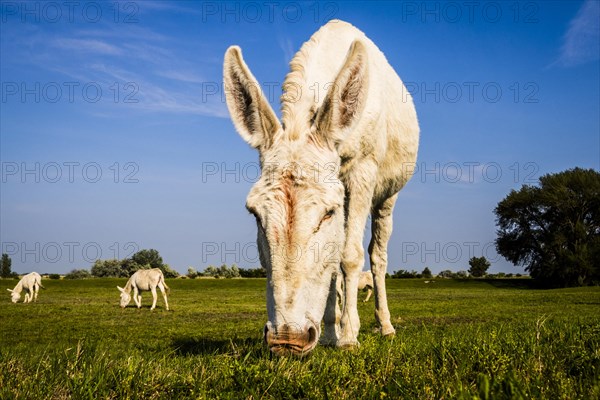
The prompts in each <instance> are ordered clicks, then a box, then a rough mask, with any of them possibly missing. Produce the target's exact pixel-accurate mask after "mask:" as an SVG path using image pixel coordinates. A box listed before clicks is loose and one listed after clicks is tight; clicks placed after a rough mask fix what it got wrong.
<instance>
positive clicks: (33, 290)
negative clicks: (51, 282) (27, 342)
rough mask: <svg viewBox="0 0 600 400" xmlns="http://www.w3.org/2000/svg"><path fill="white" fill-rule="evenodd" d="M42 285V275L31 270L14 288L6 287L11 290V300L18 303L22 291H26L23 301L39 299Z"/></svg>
mask: <svg viewBox="0 0 600 400" xmlns="http://www.w3.org/2000/svg"><path fill="white" fill-rule="evenodd" d="M40 288H44V286H42V277H41V276H40V274H38V273H37V272H31V273H29V274H27V275H25V276H23V277H22V278H21V280H20V281H19V283H17V286H15V288H14V289H12V290H11V289H6V290H8V291H9V292H10V296H11V300H12V302H13V303H17V302H18V301H19V299H20V298H21V292H22V291H23V290H24V291H25V299H24V300H23V303H30V302H31V300H33V301H37V296H38V292H39V290H40Z"/></svg>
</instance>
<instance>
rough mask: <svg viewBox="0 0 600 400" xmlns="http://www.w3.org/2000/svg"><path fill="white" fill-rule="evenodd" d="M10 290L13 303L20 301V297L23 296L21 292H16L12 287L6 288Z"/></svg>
mask: <svg viewBox="0 0 600 400" xmlns="http://www.w3.org/2000/svg"><path fill="white" fill-rule="evenodd" d="M6 290H8V291H9V292H10V299H11V301H12V302H13V303H16V302H18V301H19V299H20V298H21V293H18V292H15V291H14V290H12V289H6Z"/></svg>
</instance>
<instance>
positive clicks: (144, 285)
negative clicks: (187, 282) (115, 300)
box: [117, 268, 169, 311]
mask: <svg viewBox="0 0 600 400" xmlns="http://www.w3.org/2000/svg"><path fill="white" fill-rule="evenodd" d="M157 286H158V288H159V289H160V292H161V293H162V295H163V298H164V299H165V307H166V309H167V311H168V310H169V302H168V301H167V294H168V293H169V287H168V286H167V284H166V283H165V277H164V275H163V273H162V271H161V270H160V269H158V268H153V269H140V270H137V271H136V272H134V274H133V275H131V277H130V278H129V280H128V281H127V284H126V285H125V287H124V288H122V287H119V286H117V289H119V291H120V292H121V308H125V307H127V304H129V302H130V301H131V289H133V301H135V304H136V305H137V308H141V307H142V295H141V294H140V292H147V291H150V292H152V307H151V308H150V310H154V309H155V308H156V287H157Z"/></svg>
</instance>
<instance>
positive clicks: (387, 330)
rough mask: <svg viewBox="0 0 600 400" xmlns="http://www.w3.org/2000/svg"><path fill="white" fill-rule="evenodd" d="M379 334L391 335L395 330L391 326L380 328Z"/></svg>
mask: <svg viewBox="0 0 600 400" xmlns="http://www.w3.org/2000/svg"><path fill="white" fill-rule="evenodd" d="M381 335H382V336H389V337H392V336H394V335H396V330H395V329H394V327H393V326H388V327H385V328H381Z"/></svg>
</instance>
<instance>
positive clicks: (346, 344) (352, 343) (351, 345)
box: [337, 340, 360, 350]
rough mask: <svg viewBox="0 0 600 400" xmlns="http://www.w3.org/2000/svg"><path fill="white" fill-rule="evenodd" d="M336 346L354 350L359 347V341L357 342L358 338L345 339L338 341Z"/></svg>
mask: <svg viewBox="0 0 600 400" xmlns="http://www.w3.org/2000/svg"><path fill="white" fill-rule="evenodd" d="M337 347H339V348H340V349H343V350H354V349H358V348H359V347H360V343H358V340H345V341H341V342H338V344H337Z"/></svg>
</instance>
